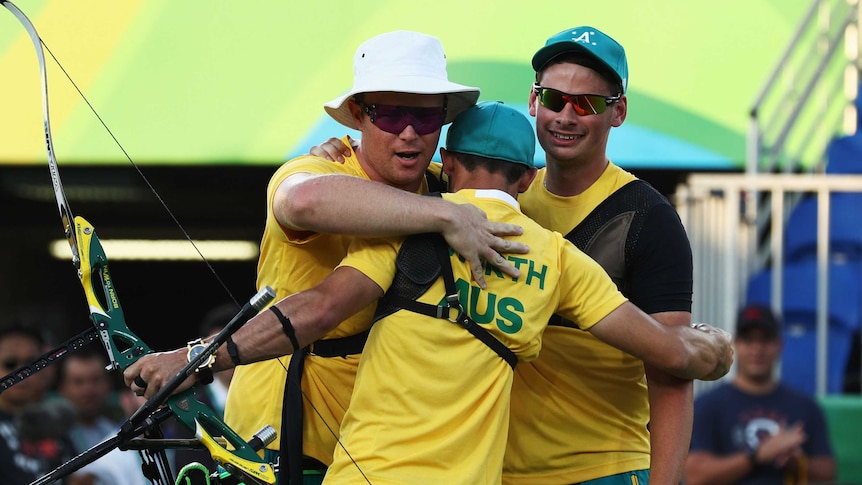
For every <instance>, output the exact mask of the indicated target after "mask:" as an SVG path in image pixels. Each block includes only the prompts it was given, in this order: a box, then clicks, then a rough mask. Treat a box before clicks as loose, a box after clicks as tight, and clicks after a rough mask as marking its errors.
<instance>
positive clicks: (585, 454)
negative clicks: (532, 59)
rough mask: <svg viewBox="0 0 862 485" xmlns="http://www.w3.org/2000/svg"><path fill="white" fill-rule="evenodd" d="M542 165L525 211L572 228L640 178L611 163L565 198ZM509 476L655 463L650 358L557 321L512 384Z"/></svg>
mask: <svg viewBox="0 0 862 485" xmlns="http://www.w3.org/2000/svg"><path fill="white" fill-rule="evenodd" d="M545 174H546V171H545V170H544V169H542V170H540V171H539V174H538V176H537V177H536V179H535V180H534V181H533V183H532V185H531V186H530V188H529V190H528V191H527V192H525V193H524V194H522V195H521V196H520V197H519V200H520V202H521V204H522V207H523V210H524V213H525V214H527V215H529V216H530V217H532V218H533V219H535V220H536V221H537V222H538V223H539V224H541V225H542V226H544V227H547V228H549V229H551V230H555V231H559V232H560V233H562V234H567V233H568V232H569V231H571V230H572V229H573V228H574V227H575V226H577V225H578V224H579V223H580V222H581V221H582V220H584V218H585V217H586V216H587V215H589V214H590V212H592V211H593V209H595V208H596V206H598V205H599V204H600V203H601V202H602V201H603V200H605V199H606V198H607V197H608V196H609V195H611V194H612V193H614V192H615V191H616V190H617V189H619V188H620V187H622V186H624V185H625V184H627V183H629V182H631V181H632V180H635V177H634V176H633V175H632V174H630V173H628V172H626V171H624V170H622V169H621V168H619V167H617V166H615V165H613V164H609V165H608V168H607V169H606V170H605V171H604V173H603V174H602V175H601V177H600V178H599V180H598V181H596V183H594V184H593V185H592V186H591V187H590V188H588V189H587V190H586V191H584V192H583V193H582V194H580V195H577V196H574V197H558V196H556V195H554V194H551V193H550V192H548V191H547V190H546V189H545V186H544V177H545ZM512 396H513V397H512V413H511V420H510V425H509V442H508V445H507V449H506V458H505V465H504V483H507V484H518V485H523V484H530V485H532V484H537V485H538V484H541V485H544V484H547V483H577V482H581V481H585V480H591V479H595V478H599V477H605V476H608V475H613V474H617V473H622V472H625V471H630V470H639V469H647V468H649V466H650V445H649V432H648V430H647V423H648V421H649V400H648V396H647V388H646V377H645V373H644V368H643V363H642V362H641V361H640V360H638V359H635V358H634V357H632V356H630V355H628V354H626V353H625V352H623V351H621V350H618V349H616V348H614V347H611V346H610V345H608V344H605V343H603V342H601V341H600V340H598V339H596V338H595V337H593V336H592V335H590V334H589V333H587V332H581V331H579V330H577V329H571V328H567V327H561V326H549V327H548V328H547V330H546V331H545V337H544V347H543V349H542V354H541V355H540V356H539V358H538V359H536V360H534V361H532V362H530V363H527V364H524V365H519V366H518V368H517V369H516V371H515V380H514V385H513V389H512Z"/></svg>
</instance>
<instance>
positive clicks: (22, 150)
mask: <svg viewBox="0 0 862 485" xmlns="http://www.w3.org/2000/svg"><path fill="white" fill-rule="evenodd" d="M808 4H809V2H808V0H805V1H803V0H724V1H721V2H692V1H683V0H666V1H648V2H645V1H636V0H605V1H600V2H596V1H592V2H587V1H578V0H575V1H571V0H568V1H557V0H545V1H542V2H528V1H526V0H493V1H492V0H479V1H473V0H457V1H455V0H438V1H435V2H408V1H403V0H366V1H362V2H358V1H349V0H315V1H283V0H282V1H272V0H268V1H262V0H256V1H255V0H250V1H246V2H226V1H202V0H183V1H167V0H147V1H132V0H123V1H109V0H74V1H71V0H18V2H17V3H16V5H17V6H18V7H19V8H20V9H21V10H23V11H24V12H25V13H26V14H27V15H28V16H29V18H30V19H31V20H32V21H33V23H34V24H35V25H36V28H37V30H38V32H39V33H40V35H41V37H42V39H43V41H44V42H45V44H46V45H47V46H48V47H49V48H50V50H51V52H52V53H53V55H54V56H56V57H57V59H59V61H60V63H61V64H62V66H63V67H64V68H65V70H66V71H67V72H68V74H69V76H71V78H72V79H73V80H74V81H75V83H77V85H78V87H79V88H80V90H81V91H82V92H83V93H84V94H85V95H86V96H87V98H88V99H89V100H90V102H91V103H92V105H93V106H94V107H95V109H96V110H97V111H98V113H99V114H100V115H101V117H102V118H103V119H104V122H105V123H106V124H107V125H108V126H109V127H110V128H111V130H112V131H113V132H114V134H115V136H116V137H117V138H118V139H119V140H120V142H121V143H122V145H123V146H124V147H125V148H126V150H127V151H128V152H129V155H130V156H131V157H132V158H133V159H134V160H135V161H136V162H138V163H145V164H221V163H226V164H277V163H279V162H281V161H283V160H284V159H286V158H288V157H290V156H292V155H295V154H299V153H303V152H304V151H305V150H306V149H307V147H308V146H310V145H312V144H314V143H316V142H319V141H322V140H324V139H326V138H328V137H330V136H339V135H342V134H344V133H345V130H344V129H343V128H342V127H340V125H338V124H336V123H335V122H333V121H331V120H329V119H328V118H327V117H326V115H325V114H324V112H323V109H322V104H323V103H324V102H326V101H328V100H330V99H332V98H335V97H336V96H338V95H339V94H341V93H343V92H345V91H346V90H347V89H348V88H349V87H350V85H351V80H352V58H353V52H354V50H355V49H356V47H357V45H358V44H360V43H361V42H362V41H364V40H365V39H367V38H369V37H371V36H373V35H376V34H378V33H381V32H385V31H389V30H396V29H407V30H418V31H421V32H425V33H429V34H432V35H436V36H438V37H439V38H440V39H441V40H442V41H443V44H444V46H445V48H446V52H447V57H448V60H449V76H450V79H452V80H453V81H457V82H461V83H464V84H472V85H476V86H479V87H480V88H481V89H482V96H481V99H483V100H491V99H493V100H503V101H505V102H507V103H509V104H512V105H517V106H521V107H524V108H525V107H526V100H527V97H528V94H529V87H530V84H531V82H532V79H533V72H532V69H531V68H530V64H529V61H530V58H531V56H532V54H533V53H534V52H535V50H536V49H538V48H539V47H541V46H542V45H543V43H544V41H545V39H546V38H547V37H549V36H550V35H552V34H554V33H556V32H558V31H561V30H563V29H566V28H569V27H574V26H578V25H592V26H595V27H598V28H600V29H601V30H603V31H605V32H606V33H609V34H610V35H612V36H613V37H615V38H616V39H617V40H619V41H620V42H621V43H622V44H623V46H624V47H625V48H626V51H627V53H628V57H629V66H630V73H631V76H630V84H629V93H628V96H629V117H628V120H627V121H626V123H625V124H624V125H623V126H622V127H620V128H618V129H616V130H615V131H613V132H612V135H611V142H610V145H611V146H610V150H609V154H610V156H611V158H612V159H613V160H614V161H616V162H617V163H619V164H621V165H623V166H625V167H629V168H672V169H685V170H700V169H704V170H707V169H709V170H715V169H719V170H722V169H727V170H734V169H738V168H740V167H742V166H743V163H744V152H745V131H746V128H747V121H748V120H747V113H748V110H749V108H750V105H751V103H752V102H753V101H754V98H755V96H756V95H757V93H758V90H759V88H760V87H761V85H762V84H763V83H764V81H765V80H766V78H767V76H768V74H769V72H770V71H771V70H772V69H773V68H774V66H775V64H776V62H777V60H778V58H779V56H780V54H781V51H782V49H783V48H784V46H785V45H786V44H787V42H788V40H789V39H790V37H791V35H792V33H793V31H794V30H795V28H796V26H797V24H798V22H799V21H800V19H801V17H802V15H803V13H804V11H805V9H806V8H807V6H808ZM47 55H48V64H49V65H48V77H49V96H50V102H51V111H50V112H51V121H52V127H53V135H54V139H55V145H56V153H57V157H58V159H59V160H60V164H61V165H63V164H92V163H110V164H114V163H125V161H124V156H123V154H122V152H121V151H120V150H119V149H118V148H117V146H116V145H115V144H114V142H113V141H112V140H111V138H110V135H108V134H107V133H106V131H105V130H104V128H103V127H102V126H101V124H100V123H99V121H98V119H96V117H95V116H94V115H93V114H92V113H91V112H90V110H89V108H88V107H87V106H86V104H85V103H84V102H83V100H82V99H81V97H80V96H79V95H78V93H77V92H76V91H75V88H74V87H73V86H72V85H71V83H70V82H69V81H68V80H67V79H66V77H65V75H64V74H63V72H62V71H60V69H59V68H58V67H57V64H56V63H55V62H54V61H53V59H51V55H50V54H47ZM0 76H2V77H0V79H2V84H0V120H2V127H3V128H2V129H1V130H0V163H5V164H9V163H12V164H41V163H44V161H45V153H44V146H43V143H42V137H43V135H42V115H41V100H40V96H41V95H40V88H39V78H38V68H37V63H36V58H35V56H34V52H33V47H32V45H31V42H30V39H29V38H28V37H27V36H26V33H25V32H24V30H23V29H22V28H21V26H20V25H19V24H18V22H17V20H16V19H15V18H14V17H13V16H12V15H0Z"/></svg>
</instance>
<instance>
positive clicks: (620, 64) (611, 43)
mask: <svg viewBox="0 0 862 485" xmlns="http://www.w3.org/2000/svg"><path fill="white" fill-rule="evenodd" d="M566 52H582V53H584V54H588V55H590V56H592V57H594V58H596V59H598V60H599V62H601V63H602V64H604V65H605V66H607V67H608V68H609V69H610V70H611V72H613V73H614V74H616V75H617V77H618V78H619V79H620V82H621V83H622V85H623V93H625V92H626V89H627V88H628V84H629V65H628V61H626V51H625V49H623V46H621V45H620V43H619V42H617V41H615V40H614V39H613V38H611V37H610V36H609V35H607V34H605V33H604V32H602V31H601V30H599V29H597V28H595V27H589V26H583V27H575V28H572V29H566V30H564V31H562V32H560V33H558V34H556V35H554V36H553V37H551V38H549V39H548V41H547V42H545V47H542V48H541V49H539V50H538V51H536V53H535V54H534V55H533V70H535V71H536V72H538V71H540V70H542V68H544V67H545V65H546V64H548V62H550V61H551V59H553V58H555V57H557V56H558V55H560V54H564V53H566Z"/></svg>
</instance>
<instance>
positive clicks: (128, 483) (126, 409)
mask: <svg viewBox="0 0 862 485" xmlns="http://www.w3.org/2000/svg"><path fill="white" fill-rule="evenodd" d="M103 372H104V370H103ZM118 393H119V396H118V397H119V401H120V406H121V407H122V410H123V413H124V414H125V416H126V417H128V416H131V415H132V414H133V413H134V412H135V411H137V409H138V408H139V407H141V405H142V404H143V403H144V402H145V401H146V399H144V398H143V397H138V396H136V395H135V394H134V393H133V392H132V391H130V390H129V389H128V388H125V387H124V388H121V389H120V390H119V391H118ZM116 433H117V429H116V428H115V429H114V430H113V431H112V432H111V433H110V435H114V434H116ZM100 441H101V440H100ZM72 479H73V481H72V483H70V484H69V485H117V484H123V485H150V481H149V480H147V479H146V478H145V477H144V473H143V471H142V470H141V459H140V455H139V454H138V452H136V451H121V450H120V449H119V448H114V449H113V450H111V451H110V452H109V453H108V454H106V455H105V456H103V457H101V458H99V459H98V460H96V461H94V462H93V463H90V464H89V465H87V466H85V467H83V468H81V469H80V470H78V471H77V472H75V474H74V475H73V477H72Z"/></svg>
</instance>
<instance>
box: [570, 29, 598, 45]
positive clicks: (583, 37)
mask: <svg viewBox="0 0 862 485" xmlns="http://www.w3.org/2000/svg"><path fill="white" fill-rule="evenodd" d="M592 34H595V32H584V33H582V34H580V35H578V31H577V30H573V31H572V35H573V36H574V37H572V42H580V43H582V44H592V45H596V43H595V42H593V41H591V40H590V35H592Z"/></svg>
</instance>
